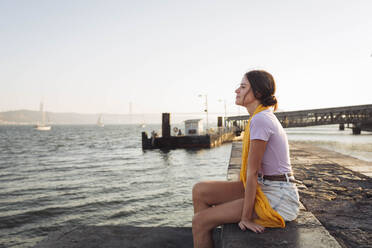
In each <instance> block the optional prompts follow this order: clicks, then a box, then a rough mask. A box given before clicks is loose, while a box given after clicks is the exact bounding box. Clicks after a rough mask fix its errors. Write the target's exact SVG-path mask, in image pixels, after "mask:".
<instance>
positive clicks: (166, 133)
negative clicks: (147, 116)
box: [161, 113, 170, 138]
mask: <svg viewBox="0 0 372 248" xmlns="http://www.w3.org/2000/svg"><path fill="white" fill-rule="evenodd" d="M169 119H170V114H169V113H163V115H162V125H161V133H162V136H163V138H168V137H170V120H169Z"/></svg>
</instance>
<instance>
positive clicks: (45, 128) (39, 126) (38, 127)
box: [35, 102, 52, 131]
mask: <svg viewBox="0 0 372 248" xmlns="http://www.w3.org/2000/svg"><path fill="white" fill-rule="evenodd" d="M40 115H41V123H40V122H39V123H38V124H37V125H36V127H35V129H36V130H39V131H49V130H51V129H52V127H51V126H50V125H47V123H46V121H45V120H46V118H45V112H44V104H43V103H42V102H41V103H40Z"/></svg>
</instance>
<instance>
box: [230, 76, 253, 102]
mask: <svg viewBox="0 0 372 248" xmlns="http://www.w3.org/2000/svg"><path fill="white" fill-rule="evenodd" d="M235 93H236V99H235V104H236V105H240V106H243V107H247V106H248V105H249V104H250V103H252V102H253V101H255V100H256V98H255V97H254V94H253V91H252V88H251V84H250V83H249V81H248V79H247V78H246V77H245V76H243V79H242V82H241V83H240V86H239V88H237V89H236V90H235Z"/></svg>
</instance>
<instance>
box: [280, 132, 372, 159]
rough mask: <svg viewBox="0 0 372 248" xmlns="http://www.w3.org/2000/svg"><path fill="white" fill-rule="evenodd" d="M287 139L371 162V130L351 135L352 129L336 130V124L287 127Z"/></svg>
mask: <svg viewBox="0 0 372 248" xmlns="http://www.w3.org/2000/svg"><path fill="white" fill-rule="evenodd" d="M286 132H287V135H288V139H289V140H294V141H303V142H307V143H311V144H313V145H316V146H320V147H322V148H326V149H329V150H332V151H336V152H339V153H342V154H345V155H349V156H352V157H355V158H358V159H361V160H365V161H371V162H372V132H364V131H362V133H361V134H360V135H352V130H351V129H347V128H345V130H344V131H339V130H338V125H329V126H314V127H301V128H287V129H286Z"/></svg>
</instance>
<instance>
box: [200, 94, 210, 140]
mask: <svg viewBox="0 0 372 248" xmlns="http://www.w3.org/2000/svg"><path fill="white" fill-rule="evenodd" d="M203 96H204V97H205V109H204V112H205V113H206V115H207V127H206V131H207V133H208V95H207V94H205V95H202V94H199V95H198V97H203Z"/></svg>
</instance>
